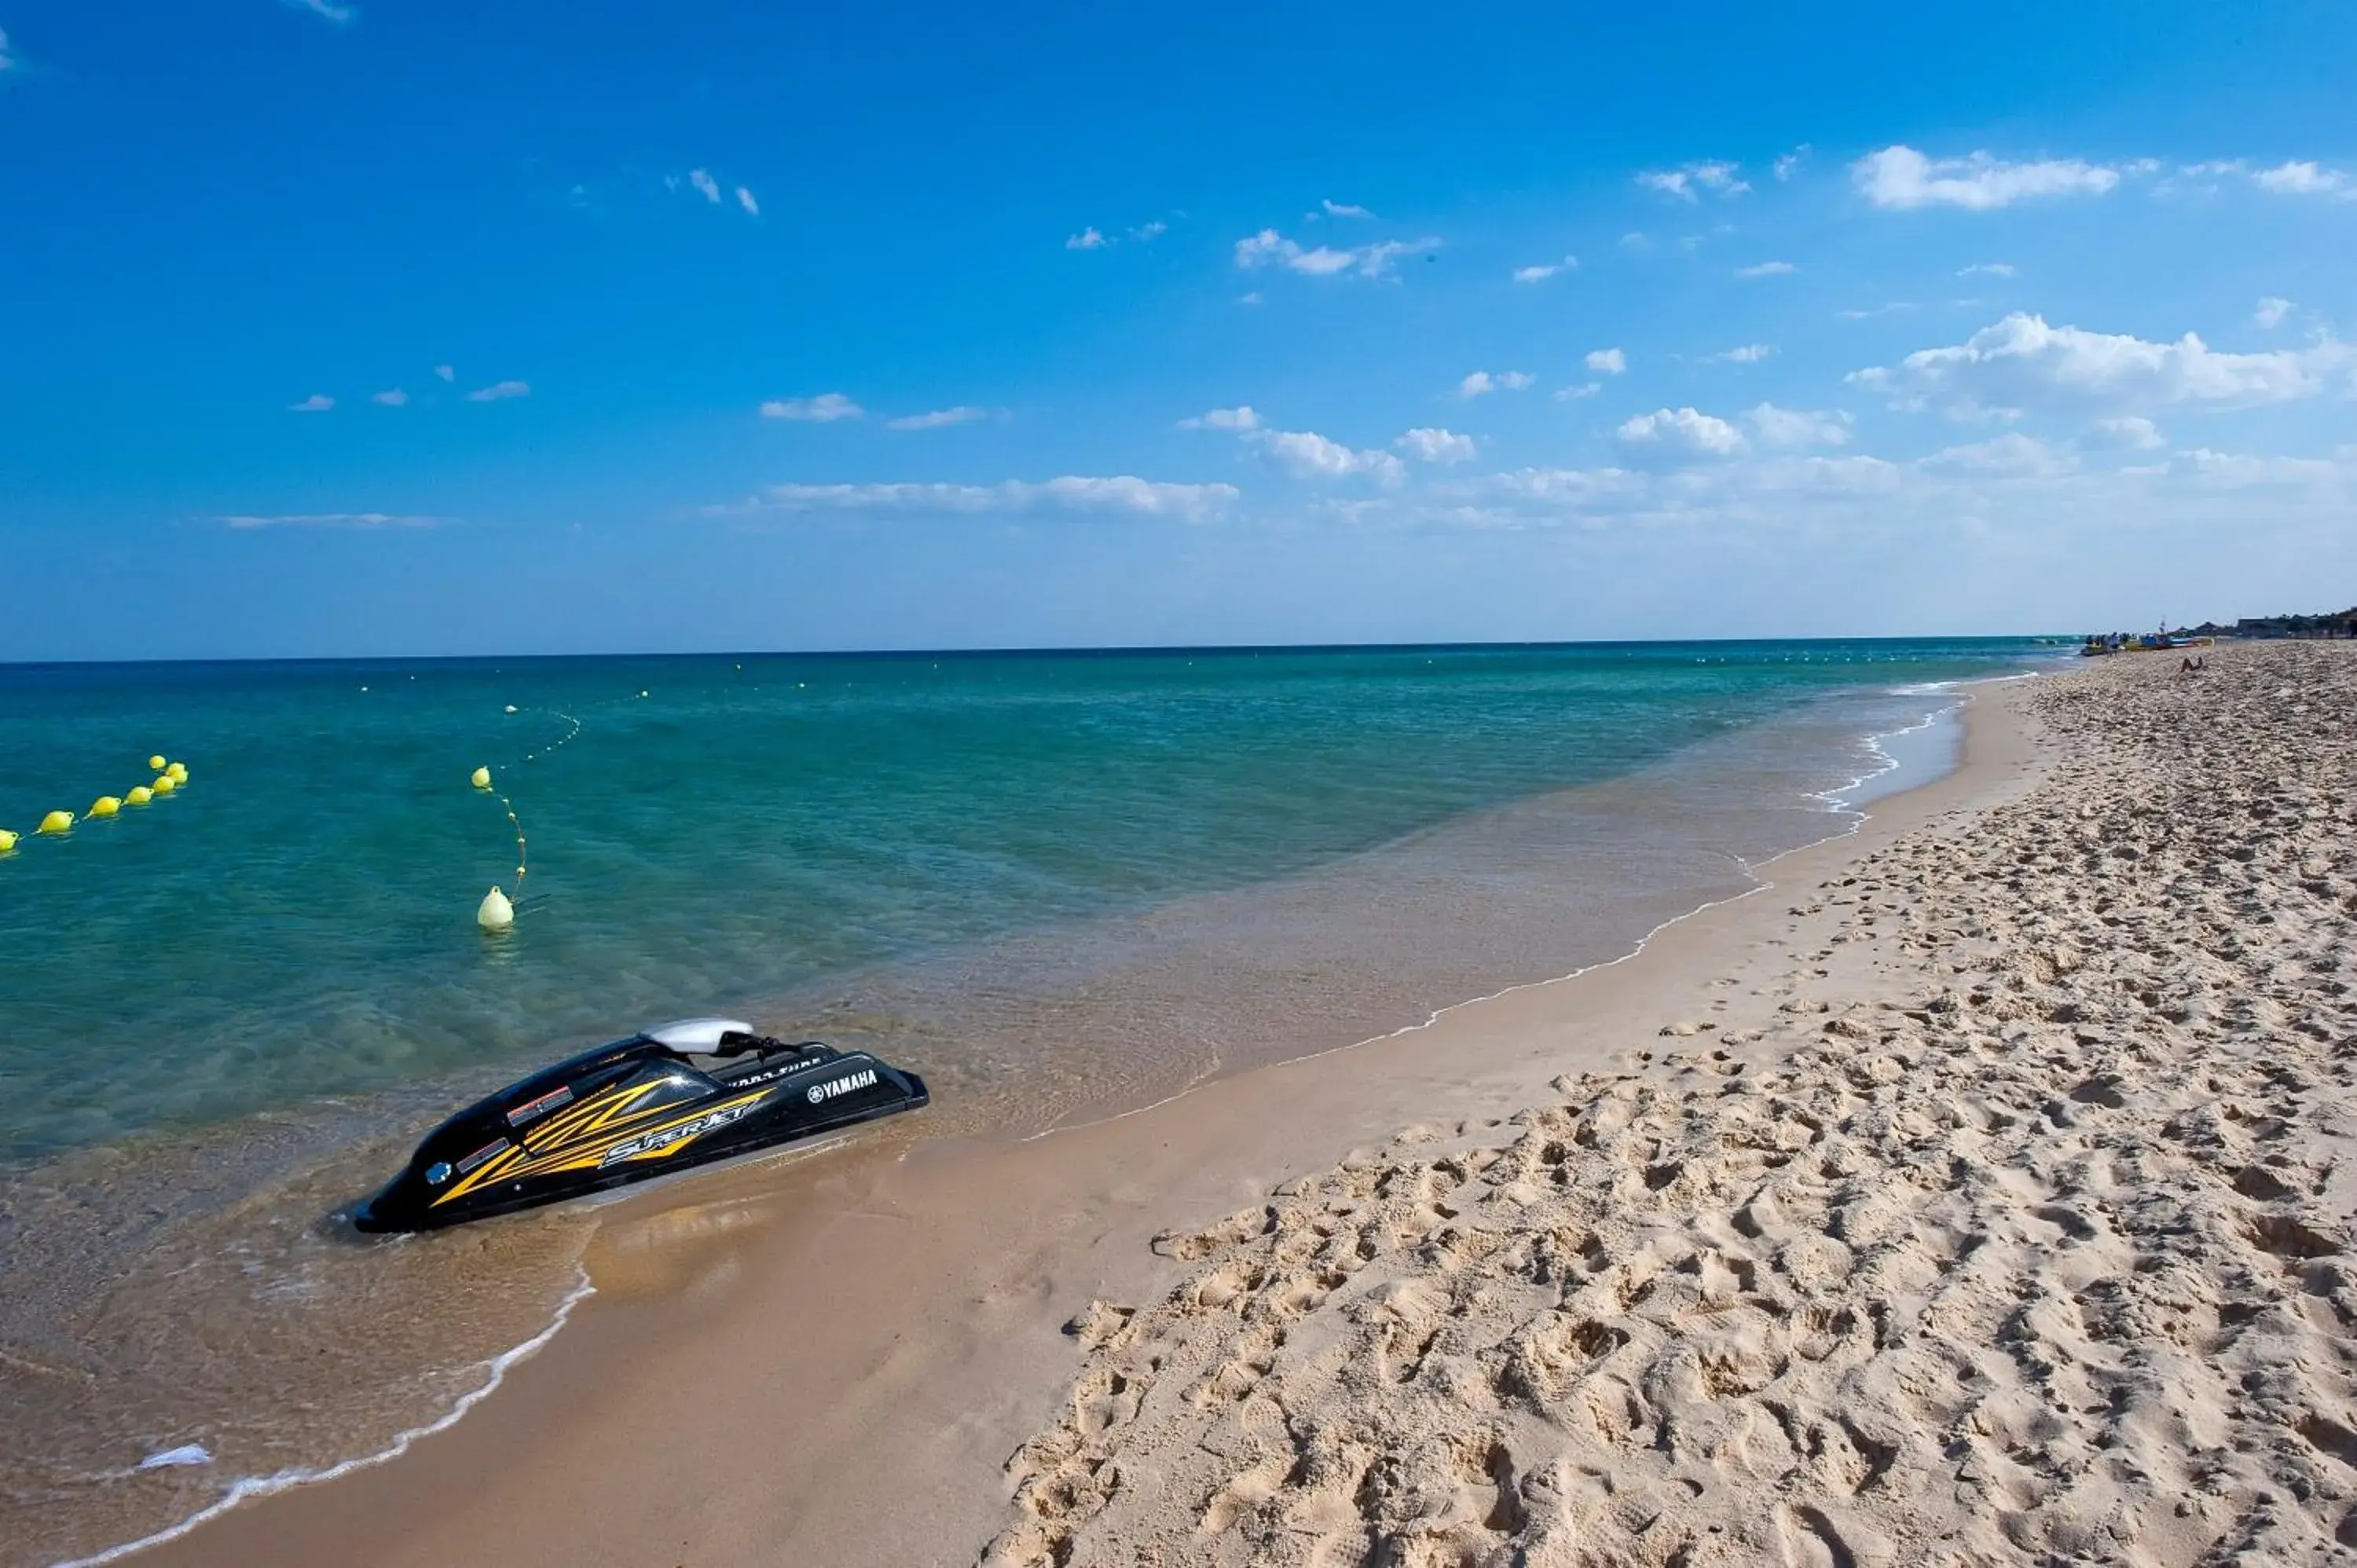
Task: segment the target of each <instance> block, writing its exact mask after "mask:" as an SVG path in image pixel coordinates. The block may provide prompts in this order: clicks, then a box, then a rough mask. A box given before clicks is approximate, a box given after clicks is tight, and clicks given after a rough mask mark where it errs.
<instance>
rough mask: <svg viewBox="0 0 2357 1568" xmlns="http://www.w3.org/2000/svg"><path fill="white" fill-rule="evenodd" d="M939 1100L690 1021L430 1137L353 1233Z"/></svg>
mask: <svg viewBox="0 0 2357 1568" xmlns="http://www.w3.org/2000/svg"><path fill="white" fill-rule="evenodd" d="M930 1099H931V1096H930V1095H929V1094H928V1093H927V1092H926V1090H925V1080H924V1079H921V1078H919V1077H918V1076H917V1075H916V1074H915V1073H913V1072H907V1071H904V1070H902V1069H899V1068H896V1067H892V1066H890V1065H888V1063H886V1062H884V1061H882V1060H880V1059H878V1058H876V1057H873V1056H870V1055H868V1054H867V1053H866V1051H838V1050H835V1049H834V1048H833V1047H829V1046H825V1045H822V1044H821V1043H819V1042H818V1041H816V1040H804V1041H802V1042H800V1043H797V1044H791V1045H790V1044H788V1043H786V1042H785V1041H782V1040H773V1039H770V1037H768V1036H765V1035H761V1034H759V1033H757V1032H756V1031H755V1030H754V1028H753V1026H751V1025H749V1024H746V1023H742V1022H740V1021H738V1020H737V1019H735V1018H686V1019H682V1020H681V1021H680V1022H678V1023H675V1024H665V1025H663V1026H661V1027H659V1028H653V1029H648V1030H645V1031H644V1032H642V1033H640V1034H636V1035H633V1036H630V1038H629V1039H627V1040H618V1041H616V1042H615V1043H614V1044H612V1045H610V1046H600V1047H597V1049H596V1050H591V1051H584V1052H582V1053H581V1054H580V1055H579V1056H576V1057H570V1058H566V1059H565V1060H564V1061H561V1062H558V1063H557V1064H556V1065H555V1066H554V1067H551V1068H545V1069H542V1070H541V1071H539V1072H536V1073H534V1074H533V1075H532V1076H531V1077H530V1078H527V1079H521V1080H520V1081H518V1082H516V1083H512V1084H511V1085H509V1086H508V1087H507V1088H505V1089H503V1090H500V1092H498V1093H497V1094H494V1095H491V1096H490V1097H488V1098H486V1099H483V1100H479V1101H476V1102H475V1103H474V1104H472V1105H470V1106H468V1107H467V1109H466V1110H464V1111H461V1112H458V1113H457V1115H456V1116H453V1117H451V1118H450V1119H449V1120H448V1121H447V1122H443V1123H442V1125H440V1126H439V1127H436V1128H435V1129H434V1131H433V1132H431V1133H427V1134H426V1136H425V1142H424V1143H422V1144H418V1145H417V1152H416V1153H415V1154H414V1155H411V1156H410V1160H409V1165H408V1166H407V1168H406V1169H404V1170H403V1171H402V1173H401V1174H400V1175H399V1176H394V1177H393V1179H392V1180H391V1181H389V1182H387V1183H386V1184H385V1186H384V1189H383V1190H382V1191H381V1192H379V1193H378V1194H377V1195H376V1196H375V1197H371V1198H370V1199H369V1200H368V1201H367V1202H365V1203H363V1204H361V1206H360V1207H359V1208H357V1209H355V1210H353V1212H352V1224H353V1225H354V1226H355V1227H357V1228H358V1229H360V1230H369V1231H384V1230H435V1229H436V1228H438V1227H440V1226H444V1225H455V1224H457V1223H458V1222H460V1221H462V1220H468V1219H483V1218H485V1217H486V1216H489V1215H493V1214H505V1213H507V1212H508V1211H509V1210H511V1209H516V1208H531V1207H533V1205H535V1204H542V1203H554V1202H556V1201H558V1200H560V1199H563V1198H568V1197H580V1196H582V1195H583V1194H584V1193H591V1192H602V1191H604V1190H606V1189H607V1188H608V1187H619V1186H622V1185H623V1184H624V1183H626V1182H633V1181H642V1180H644V1179H646V1178H647V1177H649V1176H662V1175H664V1174H666V1173H668V1172H671V1171H676V1170H683V1169H685V1168H686V1167H688V1166H691V1165H705V1164H708V1163H710V1162H711V1161H714V1160H725V1159H728V1158H731V1157H732V1156H734V1155H742V1154H746V1153H748V1152H749V1151H751V1150H754V1149H767V1148H772V1147H775V1146H776V1145H778V1144H787V1143H791V1142H793V1141H794V1140H795V1139H797V1138H807V1137H809V1136H811V1135H812V1134H813V1133H827V1132H832V1131H834V1130H835V1129H836V1128H840V1127H847V1126H850V1125H852V1124H853V1123H854V1122H871V1121H874V1120H875V1119H876V1118H877V1117H879V1116H892V1115H897V1114H899V1112H903V1111H914V1110H916V1109H917V1108H918V1107H919V1106H921V1105H923V1104H925V1103H926V1102H927V1101H928V1100H930Z"/></svg>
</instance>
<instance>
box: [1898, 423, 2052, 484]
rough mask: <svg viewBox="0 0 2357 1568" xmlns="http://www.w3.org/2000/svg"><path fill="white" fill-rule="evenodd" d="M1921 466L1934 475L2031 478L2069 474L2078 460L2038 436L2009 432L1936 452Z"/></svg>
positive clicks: (1922, 462) (1922, 460) (1921, 461)
mask: <svg viewBox="0 0 2357 1568" xmlns="http://www.w3.org/2000/svg"><path fill="white" fill-rule="evenodd" d="M1918 466H1919V467H1922V468H1924V469H1926V470H1928V471H1929V472H1932V473H1935V474H1936V473H1948V474H1967V475H1984V476H1990V477H2010V476H2023V477H2029V476H2046V475H2053V474H2062V473H2068V472H2069V471H2070V470H2071V469H2072V468H2075V467H2078V466H2079V459H2078V458H2077V457H2075V456H2072V454H2070V453H2068V452H2065V451H2062V450H2061V449H2060V448H2057V447H2054V446H2049V445H2047V444H2046V443H2045V442H2043V441H2040V440H2039V439H2037V438H2036V437H2035V436H2029V435H2022V434H2020V433H2019V432H2018V431H2012V430H2008V431H2007V432H2006V433H2005V434H2004V435H1999V436H1996V437H1995V438H1994V439H1992V440H1988V441H1975V442H1973V443H1971V444H1970V445H1968V446H1950V447H1947V448H1944V449H1943V450H1942V451H1938V452H1934V453H1932V455H1931V456H1928V457H1924V458H1922V459H1921V460H1920V461H1919V464H1918Z"/></svg>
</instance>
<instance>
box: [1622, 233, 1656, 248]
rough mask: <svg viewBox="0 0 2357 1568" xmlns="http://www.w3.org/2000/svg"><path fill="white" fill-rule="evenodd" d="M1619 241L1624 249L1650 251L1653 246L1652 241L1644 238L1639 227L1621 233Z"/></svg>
mask: <svg viewBox="0 0 2357 1568" xmlns="http://www.w3.org/2000/svg"><path fill="white" fill-rule="evenodd" d="M1620 243H1621V245H1622V247H1623V248H1624V249H1627V250H1631V251H1650V250H1652V248H1653V242H1652V241H1651V240H1648V239H1647V238H1645V234H1644V231H1642V230H1641V229H1631V230H1630V231H1628V232H1627V233H1626V234H1623V235H1621V236H1620Z"/></svg>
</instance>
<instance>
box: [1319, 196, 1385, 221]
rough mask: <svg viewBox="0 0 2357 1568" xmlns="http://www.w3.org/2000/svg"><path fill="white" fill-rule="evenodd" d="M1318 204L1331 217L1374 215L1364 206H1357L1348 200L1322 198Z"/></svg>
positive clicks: (1367, 216) (1369, 216)
mask: <svg viewBox="0 0 2357 1568" xmlns="http://www.w3.org/2000/svg"><path fill="white" fill-rule="evenodd" d="M1318 206H1320V207H1322V208H1324V209H1326V216H1327V217H1329V218H1372V217H1373V216H1374V214H1373V213H1372V212H1370V211H1368V210H1367V209H1365V208H1363V207H1359V206H1355V205H1353V204H1352V203H1351V202H1348V201H1336V200H1334V199H1332V198H1330V197H1329V198H1327V199H1324V200H1321V201H1320V202H1318Z"/></svg>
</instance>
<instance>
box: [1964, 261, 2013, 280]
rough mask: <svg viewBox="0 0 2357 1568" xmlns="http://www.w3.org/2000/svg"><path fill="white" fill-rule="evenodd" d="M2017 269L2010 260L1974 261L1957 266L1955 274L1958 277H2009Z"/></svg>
mask: <svg viewBox="0 0 2357 1568" xmlns="http://www.w3.org/2000/svg"><path fill="white" fill-rule="evenodd" d="M2017 270H2018V269H2017V268H2016V267H2015V266H2014V264H2013V263H2011V262H1975V263H1973V264H1972V265H1971V266H1968V267H1958V268H1957V269H1956V275H1957V276H1958V277H1960V278H1974V277H1993V278H2009V277H2011V276H2013V275H2014V274H2015V273H2016V271H2017Z"/></svg>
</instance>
